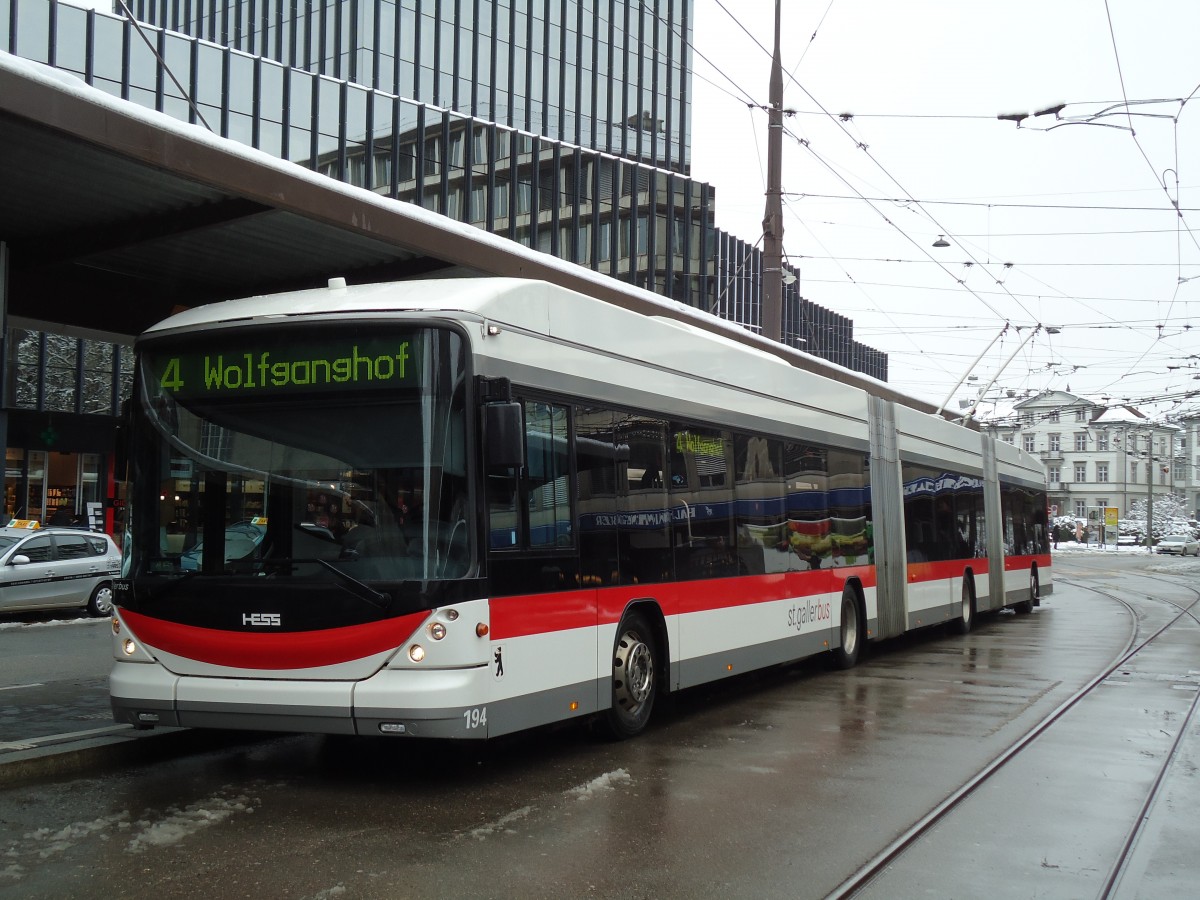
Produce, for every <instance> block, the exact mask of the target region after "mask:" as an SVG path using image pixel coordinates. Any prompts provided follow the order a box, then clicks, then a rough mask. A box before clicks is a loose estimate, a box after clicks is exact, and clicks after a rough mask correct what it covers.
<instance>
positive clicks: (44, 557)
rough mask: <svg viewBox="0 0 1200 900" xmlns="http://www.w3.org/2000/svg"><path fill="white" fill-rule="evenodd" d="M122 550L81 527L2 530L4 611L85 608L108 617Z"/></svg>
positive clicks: (0, 601) (0, 596) (0, 602)
mask: <svg viewBox="0 0 1200 900" xmlns="http://www.w3.org/2000/svg"><path fill="white" fill-rule="evenodd" d="M120 571H121V551H120V550H118V549H117V545H116V544H114V543H113V541H112V538H110V537H109V536H108V535H106V534H98V533H96V532H93V531H81V530H80V529H77V528H37V529H32V530H31V529H25V528H0V613H11V612H28V611H30V610H40V609H57V608H62V609H72V608H79V609H83V608H86V609H87V611H88V612H89V613H90V614H91V615H93V616H107V615H110V614H111V613H112V608H113V579H114V578H115V577H116V576H117V575H118V574H119V573H120Z"/></svg>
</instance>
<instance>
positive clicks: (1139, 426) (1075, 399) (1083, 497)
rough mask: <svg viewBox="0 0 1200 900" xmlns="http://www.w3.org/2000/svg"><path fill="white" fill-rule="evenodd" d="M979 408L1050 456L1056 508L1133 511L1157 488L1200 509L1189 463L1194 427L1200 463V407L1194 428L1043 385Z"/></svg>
mask: <svg viewBox="0 0 1200 900" xmlns="http://www.w3.org/2000/svg"><path fill="white" fill-rule="evenodd" d="M977 415H978V417H979V419H980V424H981V425H982V427H983V428H984V429H985V430H987V431H989V432H991V433H994V434H996V435H997V436H998V437H999V438H1000V439H1001V440H1003V441H1007V442H1008V443H1010V444H1014V445H1016V446H1018V447H1020V448H1021V449H1023V450H1026V451H1028V452H1030V453H1033V454H1035V455H1036V456H1037V457H1039V458H1040V459H1041V460H1042V462H1043V464H1044V465H1045V467H1046V484H1047V490H1048V495H1049V502H1050V505H1051V508H1052V514H1053V513H1055V512H1056V513H1057V514H1058V515H1073V516H1078V517H1080V518H1087V517H1088V515H1089V513H1091V512H1092V511H1094V510H1097V509H1100V508H1104V507H1116V508H1117V510H1118V515H1120V516H1125V515H1126V514H1127V513H1128V511H1129V507H1130V505H1131V504H1132V503H1133V502H1134V501H1136V500H1145V499H1146V498H1147V495H1148V494H1149V492H1150V491H1151V490H1153V491H1154V493H1155V494H1165V493H1168V492H1172V493H1177V494H1184V495H1185V496H1187V498H1188V503H1189V506H1190V507H1191V509H1190V511H1191V512H1192V514H1193V515H1194V514H1195V506H1196V505H1197V504H1198V503H1200V496H1198V492H1197V488H1196V478H1195V471H1196V466H1193V465H1186V464H1185V463H1186V462H1187V460H1188V459H1190V457H1187V456H1185V455H1184V454H1185V450H1184V447H1185V444H1186V437H1185V435H1187V434H1191V435H1192V440H1191V443H1190V445H1189V446H1190V447H1191V448H1193V449H1192V450H1191V456H1192V457H1196V459H1195V460H1194V462H1195V463H1196V464H1197V465H1198V466H1200V450H1198V449H1195V448H1197V447H1200V414H1197V415H1196V416H1195V417H1194V420H1193V422H1192V427H1191V430H1190V431H1188V429H1187V428H1180V427H1179V426H1177V425H1173V424H1167V423H1163V422H1155V421H1152V420H1150V419H1149V418H1148V417H1147V416H1146V415H1145V414H1144V413H1142V412H1141V411H1140V410H1138V409H1136V408H1134V407H1132V406H1127V405H1120V404H1117V405H1113V404H1111V403H1108V402H1106V401H1105V400H1103V399H1102V400H1093V399H1089V398H1086V397H1082V396H1080V395H1078V394H1073V393H1070V392H1069V391H1043V392H1042V393H1040V394H1035V395H1034V396H1032V397H1029V398H1026V399H1023V400H1019V401H1018V402H1015V403H1012V404H1011V405H1009V406H1007V408H1005V409H1004V411H1003V412H1001V411H1000V410H996V409H994V408H992V407H989V406H987V405H984V404H981V406H980V412H979V414H977ZM1189 476H1190V478H1189ZM1055 508H1056V509H1055Z"/></svg>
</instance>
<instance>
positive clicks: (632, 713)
mask: <svg viewBox="0 0 1200 900" xmlns="http://www.w3.org/2000/svg"><path fill="white" fill-rule="evenodd" d="M656 653H657V651H656V649H655V645H654V634H653V632H652V631H651V630H650V623H649V621H648V620H647V619H646V617H645V616H644V615H642V614H641V613H639V612H630V613H628V614H627V615H626V616H625V617H624V618H622V619H621V624H620V625H619V626H618V627H617V641H616V644H615V645H614V646H613V656H612V706H611V707H610V708H609V709H608V711H607V712H606V713H605V714H604V717H603V719H602V724H603V727H604V731H605V733H606V734H607V735H608V736H609V737H612V738H615V739H617V740H623V739H625V738H631V737H633V736H634V735H636V734H639V733H640V732H641V731H642V730H643V729H645V727H646V724H647V723H648V722H649V721H650V711H651V710H652V709H653V708H654V699H655V697H657V696H658V670H657V665H656V659H655V656H656Z"/></svg>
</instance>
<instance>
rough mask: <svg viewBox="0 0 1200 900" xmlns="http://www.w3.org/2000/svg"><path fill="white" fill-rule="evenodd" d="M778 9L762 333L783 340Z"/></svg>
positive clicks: (770, 115)
mask: <svg viewBox="0 0 1200 900" xmlns="http://www.w3.org/2000/svg"><path fill="white" fill-rule="evenodd" d="M779 5H780V0H775V53H774V55H773V56H772V58H771V97H770V108H769V109H768V111H767V113H768V125H767V208H766V212H765V214H764V216H763V285H762V333H763V336H764V337H767V338H770V339H771V340H773V341H778V340H781V339H782V336H783V65H782V64H781V63H780V61H779V55H780V54H779V21H780V19H779Z"/></svg>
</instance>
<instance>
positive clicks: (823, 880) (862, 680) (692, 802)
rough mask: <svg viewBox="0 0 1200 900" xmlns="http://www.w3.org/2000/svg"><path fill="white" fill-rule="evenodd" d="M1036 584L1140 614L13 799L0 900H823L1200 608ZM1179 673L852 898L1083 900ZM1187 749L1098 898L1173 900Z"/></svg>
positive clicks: (1188, 805) (1131, 681)
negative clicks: (466, 734) (634, 726)
mask: <svg viewBox="0 0 1200 900" xmlns="http://www.w3.org/2000/svg"><path fill="white" fill-rule="evenodd" d="M1056 572H1057V574H1058V576H1059V577H1060V578H1061V579H1064V580H1066V579H1069V580H1071V581H1073V582H1077V583H1078V584H1079V585H1089V584H1090V585H1095V586H1103V587H1104V589H1106V590H1109V591H1111V592H1113V593H1118V594H1120V595H1121V596H1123V597H1125V598H1126V599H1127V600H1128V601H1129V602H1131V603H1132V604H1133V605H1134V607H1135V610H1136V611H1137V615H1136V616H1135V615H1133V614H1131V613H1130V611H1129V610H1127V609H1126V608H1125V607H1123V606H1121V605H1119V604H1117V603H1115V602H1114V601H1112V600H1108V599H1105V598H1102V597H1100V596H1099V595H1096V594H1093V593H1090V592H1088V591H1086V590H1084V589H1083V588H1082V587H1068V586H1065V585H1060V586H1059V587H1058V589H1057V590H1056V592H1055V593H1054V594H1053V595H1052V597H1050V598H1049V599H1048V601H1047V603H1046V604H1045V605H1043V607H1042V608H1041V609H1039V610H1038V611H1036V612H1035V613H1034V614H1033V615H1031V616H1016V615H1012V614H1004V615H1000V616H997V617H994V618H992V619H987V620H984V621H983V622H982V623H981V624H980V626H979V627H978V628H977V629H976V631H975V632H973V633H972V634H970V635H968V636H967V637H965V638H957V637H947V636H944V635H942V634H939V633H930V634H923V635H919V636H916V637H914V638H906V639H903V640H899V641H895V642H891V643H890V644H889V645H887V646H885V647H884V648H881V649H880V650H879V651H877V652H876V653H874V654H873V655H871V656H870V657H869V658H868V659H867V660H866V661H865V662H864V663H863V664H862V665H860V666H859V667H858V668H857V669H855V670H853V671H850V672H829V671H826V670H825V669H824V667H823V666H821V665H820V664H817V663H810V664H806V665H802V666H797V667H793V668H790V669H786V670H780V671H773V672H770V673H766V674H764V675H760V676H755V677H748V678H742V679H738V680H736V681H734V682H730V683H726V684H723V685H720V686H718V687H717V688H713V689H708V690H700V691H692V692H689V693H687V694H685V695H683V696H681V697H679V698H677V699H676V700H675V702H674V704H673V708H672V709H670V710H668V711H666V714H665V715H662V716H660V717H659V719H658V720H657V721H656V723H655V724H654V725H653V726H652V728H651V730H650V731H649V733H647V734H645V735H643V736H642V737H641V738H639V739H637V740H634V741H630V742H625V743H620V744H609V743H598V742H596V741H594V740H592V739H591V738H590V737H588V736H586V735H583V734H581V733H580V732H579V730H577V729H575V728H563V729H559V730H555V731H550V732H538V733H533V734H528V735H521V736H517V737H515V738H511V739H505V740H502V741H499V742H496V743H493V744H489V745H486V746H479V745H461V744H456V745H452V746H447V745H444V744H439V745H428V744H412V743H406V742H402V741H387V740H383V739H372V740H354V739H329V738H323V737H316V736H277V737H269V738H259V739H247V740H245V741H241V740H240V739H238V738H237V737H236V736H235V738H234V743H233V744H232V745H231V746H228V747H225V748H223V749H219V750H213V751H208V752H203V753H197V754H191V755H181V756H178V757H177V758H174V759H171V760H169V761H166V762H159V763H156V764H153V765H142V766H132V767H127V768H120V769H112V770H105V771H98V772H96V773H95V774H94V775H91V776H88V777H79V778H70V779H61V780H48V781H44V782H41V783H37V784H30V785H25V786H18V787H10V788H7V789H5V790H4V791H3V793H0V897H6V896H13V897H22V898H25V897H63V896H74V897H129V898H143V897H145V898H150V897H154V898H170V897H208V896H211V895H212V894H213V893H214V892H216V891H219V892H220V893H221V894H230V895H256V896H258V897H263V898H273V897H311V898H333V897H403V898H407V897H414V898H416V897H420V898H431V897H433V898H438V897H448V898H450V897H453V898H457V897H471V898H476V897H497V898H510V897H511V898H537V897H632V898H637V897H646V898H650V897H654V898H684V897H689V898H690V897H718V896H719V897H747V898H749V897H754V898H760V897H800V898H803V897H824V896H827V895H828V894H829V893H830V892H831V891H833V890H834V889H836V888H837V886H838V885H839V884H841V883H842V882H843V881H844V879H846V878H847V877H848V876H849V875H850V874H851V873H853V872H854V871H855V870H856V869H858V868H859V867H860V866H862V865H863V864H864V863H865V862H867V861H868V860H870V859H872V858H873V857H875V856H876V854H878V853H879V851H880V850H881V849H882V848H884V847H885V846H887V845H888V844H889V843H890V842H891V841H893V840H894V839H895V838H896V837H897V836H898V835H900V834H902V833H903V832H904V831H905V830H906V829H908V828H909V827H910V826H911V825H912V824H913V823H914V822H916V821H918V820H919V819H920V818H921V817H922V816H924V815H925V814H926V813H927V812H928V811H929V810H931V809H932V808H934V807H935V806H936V805H937V804H938V803H939V802H941V801H942V800H943V799H944V798H945V797H947V796H948V795H949V794H951V793H952V792H953V791H955V790H956V789H957V788H958V787H960V786H961V785H962V784H963V783H965V782H966V781H967V780H968V779H970V778H971V777H972V776H973V775H974V774H975V773H976V772H978V771H979V770H980V769H982V768H983V767H984V766H985V765H986V764H987V763H988V762H990V761H991V760H992V759H994V758H996V757H997V756H998V755H999V754H1000V753H1002V752H1003V751H1004V750H1005V749H1006V748H1008V747H1009V746H1010V745H1011V744H1012V743H1013V742H1014V741H1016V740H1017V739H1019V738H1020V737H1021V736H1022V735H1024V734H1025V733H1026V732H1027V731H1029V729H1030V728H1032V727H1033V726H1034V725H1036V724H1037V723H1038V722H1040V721H1041V720H1042V719H1043V718H1045V717H1046V716H1047V715H1048V714H1050V713H1051V712H1052V711H1053V710H1055V709H1056V708H1057V707H1058V706H1059V705H1060V704H1062V703H1063V701H1064V700H1065V699H1066V698H1067V697H1069V696H1070V695H1071V694H1072V693H1074V692H1075V691H1076V690H1077V689H1078V688H1079V687H1081V686H1082V685H1084V684H1085V683H1087V682H1088V681H1090V680H1091V679H1092V678H1093V677H1095V676H1096V675H1097V674H1098V673H1099V672H1100V671H1102V670H1103V669H1104V668H1106V667H1107V666H1108V665H1109V664H1110V663H1111V662H1112V661H1113V660H1114V659H1115V658H1116V657H1118V656H1119V655H1120V654H1121V652H1122V651H1123V649H1124V648H1125V647H1126V645H1127V642H1128V641H1129V640H1130V638H1131V636H1132V634H1133V633H1134V630H1135V628H1136V627H1138V626H1139V625H1140V626H1142V627H1143V628H1145V627H1149V626H1151V625H1153V624H1154V623H1156V622H1161V621H1165V619H1166V612H1165V611H1164V609H1165V608H1164V607H1163V605H1162V604H1160V603H1157V602H1156V601H1153V600H1149V599H1147V595H1160V596H1169V597H1172V598H1175V599H1177V600H1183V599H1185V598H1191V599H1194V598H1195V594H1194V593H1193V592H1191V591H1189V590H1187V586H1188V585H1189V584H1194V585H1197V586H1200V578H1197V576H1200V562H1195V561H1191V560H1188V561H1178V560H1159V559H1146V558H1144V557H1140V556H1138V557H1134V556H1129V555H1126V554H1122V555H1120V556H1119V557H1118V556H1116V555H1115V554H1114V555H1110V556H1099V555H1097V556H1091V555H1088V556H1084V555H1082V554H1081V555H1079V556H1078V557H1069V556H1067V555H1066V554H1063V555H1061V556H1059V557H1056ZM1150 576H1154V577H1156V578H1157V577H1163V578H1166V579H1167V580H1166V581H1151V580H1150ZM94 630H95V628H94V626H83V627H82V628H79V629H76V632H77V633H78V634H81V635H83V634H87V635H89V637H87V638H84V640H85V641H86V640H90V639H91V637H90V633H91V632H92V631H94ZM9 637H10V632H9V631H0V648H3V646H4V642H5V641H6V640H7V639H8V638H9ZM1198 648H1200V626H1196V625H1195V623H1194V622H1192V623H1190V627H1181V628H1180V629H1179V631H1178V632H1173V633H1172V637H1171V639H1170V640H1169V641H1165V642H1164V643H1163V645H1162V647H1161V648H1160V649H1157V650H1156V651H1155V654H1153V655H1152V656H1147V657H1146V658H1145V659H1143V660H1140V661H1138V662H1137V663H1136V664H1134V665H1131V666H1130V667H1128V668H1129V671H1128V672H1126V671H1125V670H1124V669H1123V670H1122V673H1119V675H1114V677H1113V678H1111V679H1110V680H1109V681H1110V682H1111V683H1108V684H1106V685H1104V686H1103V687H1101V688H1100V689H1099V690H1098V691H1097V693H1096V695H1094V699H1089V700H1088V701H1085V702H1084V703H1081V704H1080V706H1079V707H1078V708H1077V710H1076V712H1075V713H1072V717H1073V718H1071V719H1070V720H1069V721H1065V722H1064V723H1062V726H1063V727H1061V728H1059V727H1058V726H1056V727H1055V728H1054V729H1052V730H1050V731H1048V732H1047V733H1046V734H1044V735H1043V736H1042V737H1040V738H1038V739H1037V741H1035V742H1034V743H1033V744H1031V745H1030V747H1029V748H1028V749H1027V750H1026V751H1025V752H1024V753H1022V754H1021V755H1020V756H1019V757H1018V758H1017V759H1016V760H1014V762H1013V764H1011V765H1010V766H1009V767H1007V768H1006V769H1004V770H1003V771H1002V772H1001V773H999V774H997V775H996V776H995V777H994V778H993V779H991V780H990V781H989V782H987V783H986V784H985V785H984V786H982V787H981V788H980V789H979V790H978V791H976V792H975V793H974V794H973V795H972V796H971V797H970V798H969V799H968V801H967V802H966V803H964V804H963V806H962V807H960V808H959V809H958V810H956V811H955V812H954V813H953V814H952V815H951V817H950V819H948V820H947V821H946V822H945V823H943V824H942V825H940V826H939V827H937V828H936V829H934V831H933V833H932V834H931V835H930V836H929V837H928V838H927V839H925V840H924V841H922V842H921V843H919V844H918V845H917V846H916V847H914V848H913V849H911V850H910V851H908V852H907V853H905V854H904V855H903V856H901V857H900V858H899V859H897V860H896V861H895V862H894V863H893V864H892V866H891V867H890V868H889V869H888V870H887V871H886V872H885V873H884V875H883V876H882V878H881V879H880V880H879V881H877V882H876V883H875V884H873V885H872V886H870V887H868V888H867V890H866V891H865V892H864V896H871V897H913V896H929V897H989V898H995V897H1093V896H1098V895H1099V889H1100V888H1101V886H1102V884H1103V882H1104V880H1105V876H1106V874H1107V868H1108V866H1109V865H1110V864H1111V862H1112V860H1113V858H1114V857H1115V851H1116V848H1117V847H1119V845H1120V843H1121V840H1122V839H1123V838H1124V837H1125V835H1126V833H1127V832H1128V829H1129V828H1130V827H1131V825H1132V823H1133V821H1134V819H1136V816H1137V812H1138V809H1139V804H1140V803H1141V802H1142V799H1143V798H1144V795H1145V788H1146V787H1147V786H1148V784H1149V783H1150V781H1151V780H1152V778H1153V774H1154V772H1155V771H1156V770H1157V768H1158V766H1159V765H1160V764H1161V762H1162V758H1163V756H1164V755H1165V752H1166V750H1165V748H1166V746H1167V744H1168V740H1167V738H1166V737H1165V734H1166V733H1167V732H1169V731H1170V728H1171V725H1172V723H1173V722H1176V723H1177V722H1178V721H1179V718H1180V716H1181V715H1182V714H1181V712H1180V711H1181V710H1183V709H1186V707H1187V704H1189V703H1191V701H1192V699H1193V698H1194V696H1195V691H1196V682H1197V680H1198V677H1200V671H1198V670H1200V649H1198ZM6 674H7V673H6ZM75 677H76V678H77V679H80V681H81V683H83V682H86V681H87V680H88V679H86V678H85V677H83V676H82V675H76V676H75ZM6 683H8V682H7V679H6ZM10 693H13V692H8V691H6V692H4V693H0V698H4V699H5V700H9V699H11V698H10V697H5V694H10ZM1076 713H1077V714H1076ZM5 722H6V723H7V720H5ZM7 727H8V726H7V724H5V728H6V729H7ZM11 739H12V738H11V737H10V736H9V734H8V732H7V731H6V733H5V734H4V735H0V740H11ZM1197 745H1200V734H1197V733H1196V726H1195V723H1193V724H1192V728H1191V730H1190V738H1189V741H1188V742H1185V744H1184V750H1183V753H1182V754H1181V757H1180V759H1179V760H1178V763H1179V765H1178V766H1176V767H1173V770H1172V771H1173V773H1174V774H1172V775H1171V776H1170V777H1169V778H1168V779H1167V782H1166V783H1165V786H1164V793H1163V795H1162V797H1161V798H1160V801H1159V803H1158V804H1157V805H1156V807H1155V808H1154V809H1153V810H1151V820H1152V822H1153V823H1154V825H1153V827H1152V828H1151V829H1148V833H1147V835H1146V836H1145V837H1144V838H1143V839H1142V840H1141V841H1140V842H1139V845H1138V847H1137V848H1136V852H1135V854H1134V857H1133V859H1134V862H1133V863H1132V864H1131V866H1130V872H1129V874H1128V875H1127V876H1126V881H1125V882H1124V883H1123V884H1122V886H1121V888H1120V890H1119V891H1118V893H1117V894H1116V896H1131V897H1132V896H1141V897H1160V896H1161V897H1179V896H1189V895H1192V893H1193V892H1192V891H1191V886H1192V885H1194V883H1195V880H1196V877H1197V876H1198V875H1200V862H1198V861H1197V860H1196V858H1195V853H1194V852H1193V848H1195V847H1196V846H1198V845H1197V842H1196V840H1197V838H1198V837H1200V834H1197V833H1196V831H1197V829H1198V828H1200V826H1198V825H1197V824H1195V823H1196V821H1197V818H1198V817H1197V816H1195V815H1194V814H1193V813H1192V810H1194V809H1196V808H1197V801H1200V787H1198V785H1197V779H1196V774H1195V773H1196V772H1197V766H1198V765H1200V751H1198V749H1197ZM2 764H3V760H2V758H0V765H2ZM1181 889H1182V892H1181Z"/></svg>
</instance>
